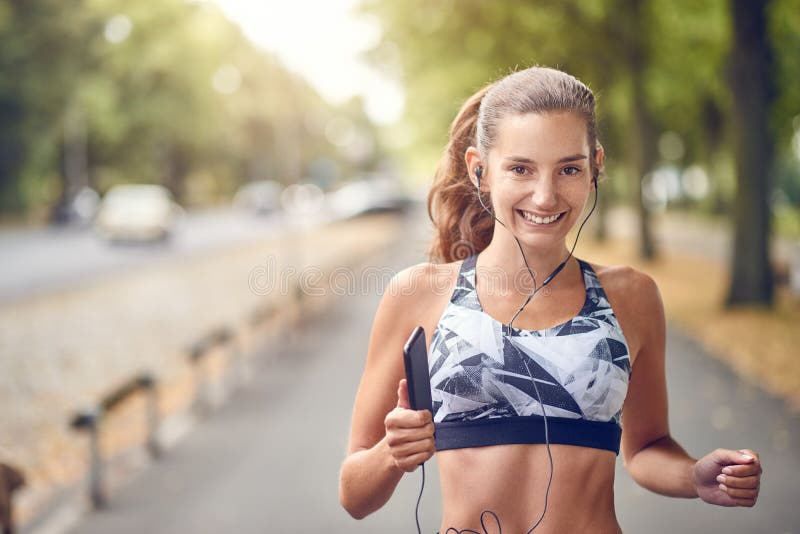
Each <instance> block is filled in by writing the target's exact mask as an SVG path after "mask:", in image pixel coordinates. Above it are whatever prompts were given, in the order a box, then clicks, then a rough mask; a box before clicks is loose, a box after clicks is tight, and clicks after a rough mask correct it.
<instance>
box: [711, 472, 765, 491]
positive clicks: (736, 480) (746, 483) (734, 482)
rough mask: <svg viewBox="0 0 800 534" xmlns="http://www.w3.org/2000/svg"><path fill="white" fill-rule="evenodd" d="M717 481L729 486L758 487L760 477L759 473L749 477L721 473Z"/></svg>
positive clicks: (740, 487)
mask: <svg viewBox="0 0 800 534" xmlns="http://www.w3.org/2000/svg"><path fill="white" fill-rule="evenodd" d="M717 482H719V483H720V484H724V485H726V486H727V487H729V488H739V489H754V488H757V487H758V485H759V483H760V478H759V477H758V476H757V475H752V476H747V477H734V476H728V475H720V476H718V477H717Z"/></svg>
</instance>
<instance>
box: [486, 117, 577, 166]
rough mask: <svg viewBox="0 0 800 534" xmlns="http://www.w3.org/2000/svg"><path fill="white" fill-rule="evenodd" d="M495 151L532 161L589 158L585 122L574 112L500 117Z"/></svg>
mask: <svg viewBox="0 0 800 534" xmlns="http://www.w3.org/2000/svg"><path fill="white" fill-rule="evenodd" d="M497 126H498V127H497V137H496V142H495V146H494V147H493V148H494V149H495V150H494V151H495V152H497V154H498V155H500V156H501V157H505V156H506V155H514V156H524V157H526V158H527V159H530V160H533V161H540V160H542V161H544V160H550V159H553V160H558V159H560V158H562V157H564V156H566V155H573V154H579V153H580V154H585V155H586V156H588V155H589V140H588V135H587V130H586V121H585V120H584V118H583V117H582V116H581V115H580V114H578V113H575V112H571V111H559V112H547V113H525V114H519V115H508V116H506V117H503V118H502V119H501V120H500V121H499V122H498V125H497Z"/></svg>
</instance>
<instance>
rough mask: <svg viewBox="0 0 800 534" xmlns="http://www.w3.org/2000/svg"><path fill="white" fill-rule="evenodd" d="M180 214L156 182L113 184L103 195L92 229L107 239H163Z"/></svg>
mask: <svg viewBox="0 0 800 534" xmlns="http://www.w3.org/2000/svg"><path fill="white" fill-rule="evenodd" d="M183 214H184V210H183V208H181V207H180V206H179V205H178V204H176V203H175V202H174V200H173V198H172V194H171V193H170V192H169V190H168V189H167V188H165V187H163V186H160V185H151V184H126V185H116V186H113V187H112V188H111V189H109V190H108V192H107V193H106V194H105V196H104V197H103V200H102V201H101V203H100V209H99V210H98V212H97V216H96V217H95V222H94V227H95V231H96V232H97V233H98V234H99V235H100V236H101V237H104V238H105V239H108V240H109V241H164V240H166V239H167V238H168V237H169V236H170V235H171V232H172V231H173V229H174V226H175V224H176V223H177V220H178V219H179V218H180V217H182V216H183Z"/></svg>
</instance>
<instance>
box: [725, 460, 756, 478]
mask: <svg viewBox="0 0 800 534" xmlns="http://www.w3.org/2000/svg"><path fill="white" fill-rule="evenodd" d="M722 474H723V475H729V476H734V477H739V478H742V477H749V476H753V475H759V474H761V464H760V463H758V462H756V463H752V464H744V465H728V466H725V467H723V468H722Z"/></svg>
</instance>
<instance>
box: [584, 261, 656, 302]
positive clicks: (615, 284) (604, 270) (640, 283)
mask: <svg viewBox="0 0 800 534" xmlns="http://www.w3.org/2000/svg"><path fill="white" fill-rule="evenodd" d="M590 265H591V266H592V269H593V270H594V272H595V273H596V274H597V278H598V280H600V283H601V284H602V286H603V289H605V290H606V293H608V292H609V291H611V292H612V293H622V294H623V295H624V294H627V293H633V294H639V293H641V292H644V293H645V294H653V293H657V292H658V285H657V284H656V282H655V280H654V279H653V277H652V276H650V275H649V274H647V273H646V272H644V271H641V270H639V269H636V268H634V267H631V266H630V265H601V264H597V263H594V262H590Z"/></svg>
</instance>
